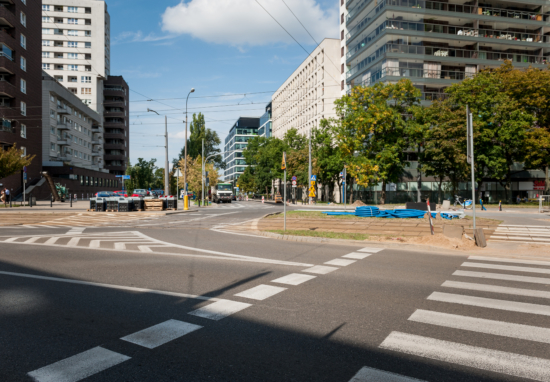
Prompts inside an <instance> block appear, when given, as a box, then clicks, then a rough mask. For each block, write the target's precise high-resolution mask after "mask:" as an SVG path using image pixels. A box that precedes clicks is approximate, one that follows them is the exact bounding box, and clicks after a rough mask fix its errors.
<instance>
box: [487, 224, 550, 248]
mask: <svg viewBox="0 0 550 382" xmlns="http://www.w3.org/2000/svg"><path fill="white" fill-rule="evenodd" d="M488 240H489V241H510V242H518V243H538V244H550V226H517V225H500V226H498V227H497V229H496V230H495V232H494V233H493V234H492V235H491V236H490V238H489V239H488Z"/></svg>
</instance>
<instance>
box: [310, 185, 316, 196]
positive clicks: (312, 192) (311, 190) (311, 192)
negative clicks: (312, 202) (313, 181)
mask: <svg viewBox="0 0 550 382" xmlns="http://www.w3.org/2000/svg"><path fill="white" fill-rule="evenodd" d="M309 197H310V198H314V197H315V188H313V187H310V188H309Z"/></svg>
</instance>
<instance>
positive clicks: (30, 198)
mask: <svg viewBox="0 0 550 382" xmlns="http://www.w3.org/2000/svg"><path fill="white" fill-rule="evenodd" d="M29 206H30V207H31V208H32V194H29Z"/></svg>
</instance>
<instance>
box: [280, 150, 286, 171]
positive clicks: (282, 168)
mask: <svg viewBox="0 0 550 382" xmlns="http://www.w3.org/2000/svg"><path fill="white" fill-rule="evenodd" d="M281 170H286V152H284V151H283V163H281Z"/></svg>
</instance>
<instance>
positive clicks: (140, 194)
mask: <svg viewBox="0 0 550 382" xmlns="http://www.w3.org/2000/svg"><path fill="white" fill-rule="evenodd" d="M132 196H133V197H142V198H143V197H145V196H149V191H147V190H145V189H141V188H136V189H135V190H134V193H133V194H132Z"/></svg>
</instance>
